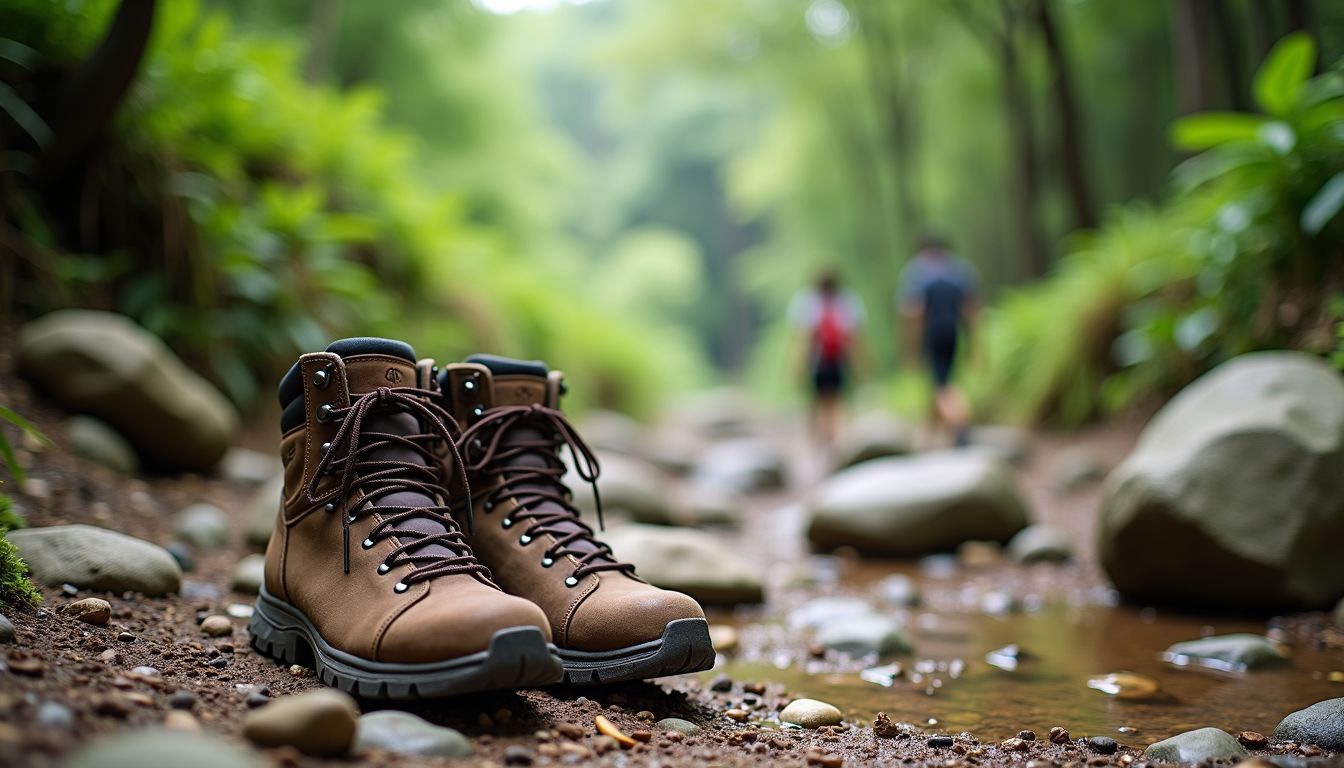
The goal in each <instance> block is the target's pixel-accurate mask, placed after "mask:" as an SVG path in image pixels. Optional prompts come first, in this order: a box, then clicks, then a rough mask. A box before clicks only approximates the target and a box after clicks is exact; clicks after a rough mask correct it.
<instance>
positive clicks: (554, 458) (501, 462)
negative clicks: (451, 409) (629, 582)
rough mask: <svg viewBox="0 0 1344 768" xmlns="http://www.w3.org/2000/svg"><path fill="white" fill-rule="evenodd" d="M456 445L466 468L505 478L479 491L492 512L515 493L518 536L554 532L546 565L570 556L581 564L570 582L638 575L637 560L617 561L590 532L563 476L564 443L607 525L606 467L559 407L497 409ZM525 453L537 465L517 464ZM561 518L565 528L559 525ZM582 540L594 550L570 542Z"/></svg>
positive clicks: (514, 517) (513, 517)
mask: <svg viewBox="0 0 1344 768" xmlns="http://www.w3.org/2000/svg"><path fill="white" fill-rule="evenodd" d="M520 427H530V428H531V429H533V430H535V431H537V432H538V433H539V434H540V435H541V437H539V438H527V437H520V436H518V435H517V432H516V431H515V430H516V429H517V428H520ZM459 445H460V446H462V449H461V450H462V453H463V455H464V456H466V457H467V459H468V463H467V471H468V472H490V473H494V474H498V475H499V476H500V478H501V480H500V482H499V483H496V484H495V485H494V486H493V487H491V488H488V489H481V490H480V491H478V492H477V495H478V496H483V497H484V498H485V509H486V510H487V511H488V510H489V509H491V508H492V507H493V506H494V505H496V504H498V503H500V502H501V501H502V500H503V499H505V498H510V497H511V498H512V499H513V500H514V503H515V504H516V505H517V507H516V509H515V510H514V511H513V513H512V514H511V515H510V516H509V518H510V520H512V521H513V523H514V524H516V523H520V522H526V523H527V524H528V525H527V527H526V528H525V529H523V533H522V538H521V539H520V541H522V542H524V543H525V544H526V543H527V542H528V541H530V540H532V539H535V538H536V537H538V536H542V535H546V534H549V535H551V536H553V537H555V543H554V544H552V545H551V546H550V547H548V548H547V549H546V550H545V551H544V552H543V558H544V560H543V562H546V561H551V560H554V559H556V558H559V557H563V556H566V555H570V556H573V557H574V558H575V559H576V560H577V561H578V564H579V567H578V568H576V569H575V570H574V572H573V573H572V574H570V576H571V578H572V579H581V578H583V577H584V576H587V575H588V574H591V573H597V572H598V571H620V572H623V573H634V570H635V567H634V566H633V565H631V564H629V563H621V562H618V561H617V560H616V558H615V557H614V556H613V555H612V552H611V548H610V547H608V546H607V545H606V544H604V543H602V542H600V541H598V540H597V539H596V538H594V535H593V529H592V528H590V527H588V525H587V524H585V523H584V522H583V521H582V520H580V519H579V510H578V507H576V506H574V503H573V501H572V500H571V495H570V491H569V487H568V486H566V485H565V483H564V480H563V478H564V475H565V464H564V462H563V461H561V460H560V456H559V449H560V447H561V446H568V447H569V450H570V452H571V453H572V454H573V456H574V464H575V467H574V470H575V472H576V473H578V475H579V477H580V478H581V479H583V480H584V481H585V482H587V483H589V484H590V485H592V487H593V499H594V501H595V502H596V506H597V521H598V525H599V526H602V524H603V521H602V499H601V497H600V496H599V495H598V491H597V477H598V474H599V473H600V471H601V470H600V467H599V466H598V463H597V457H596V456H595V455H594V454H593V450H592V449H591V448H589V447H588V444H587V443H585V442H584V441H583V438H581V437H579V434H578V432H577V431H576V430H575V429H574V427H573V425H571V424H570V423H569V420H568V419H566V418H565V414H564V413H563V412H562V411H559V410H557V409H555V408H548V407H547V406H544V405H539V404H533V405H506V406H499V407H496V408H492V409H490V410H489V411H487V412H486V413H485V415H484V416H482V417H481V419H480V421H477V422H476V423H475V424H472V425H471V426H470V427H469V428H468V429H467V430H466V431H465V432H464V433H462V437H461V441H460V443H459ZM523 456H536V457H539V458H540V459H541V462H540V465H530V464H521V463H518V462H516V461H514V460H516V459H518V458H520V457H523ZM469 498H471V503H472V505H474V504H475V502H476V501H477V500H478V499H477V498H475V496H471V495H470V494H469ZM548 502H549V503H548ZM561 523H565V524H567V525H564V526H563V527H561V526H560V525H559V524H561ZM578 542H586V543H587V544H588V545H589V547H590V548H588V549H574V548H573V547H572V545H573V544H576V543H578Z"/></svg>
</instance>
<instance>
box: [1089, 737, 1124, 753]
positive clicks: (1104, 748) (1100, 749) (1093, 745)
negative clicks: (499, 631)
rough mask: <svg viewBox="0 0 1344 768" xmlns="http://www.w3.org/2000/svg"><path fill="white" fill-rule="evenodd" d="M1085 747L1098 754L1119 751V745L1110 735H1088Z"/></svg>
mask: <svg viewBox="0 0 1344 768" xmlns="http://www.w3.org/2000/svg"><path fill="white" fill-rule="evenodd" d="M1087 748H1088V749H1090V750H1092V751H1093V752H1096V753H1097V754H1099V755H1114V754H1115V753H1116V752H1117V751H1119V749H1120V745H1119V744H1117V743H1115V739H1112V738H1111V737H1110V736H1089V737H1088V739H1087Z"/></svg>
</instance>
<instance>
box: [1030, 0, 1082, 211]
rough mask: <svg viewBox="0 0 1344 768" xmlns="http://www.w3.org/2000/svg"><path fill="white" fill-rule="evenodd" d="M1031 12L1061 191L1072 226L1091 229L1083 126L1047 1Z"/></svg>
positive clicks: (1065, 58) (1041, 0)
mask: <svg viewBox="0 0 1344 768" xmlns="http://www.w3.org/2000/svg"><path fill="white" fill-rule="evenodd" d="M1035 12H1036V13H1035V17H1036V25H1037V27H1038V29H1039V31H1040V33H1041V40H1042V41H1043V42H1044V43H1045V53H1046V58H1047V59H1048V61H1049V62H1050V70H1051V75H1052V76H1053V77H1052V82H1051V86H1052V90H1053V91H1054V112H1055V131H1056V134H1057V136H1058V138H1059V148H1060V154H1061V160H1062V163H1063V172H1064V188H1065V190H1066V191H1067V194H1068V199H1069V207H1070V208H1071V209H1072V212H1073V226H1074V227H1075V228H1078V229H1093V228H1095V227H1096V226H1097V210H1096V206H1095V204H1094V202H1093V199H1092V189H1091V185H1090V184H1089V182H1088V173H1087V159H1086V157H1085V156H1084V152H1083V145H1082V137H1083V127H1082V125H1081V121H1080V120H1079V117H1078V102H1077V100H1076V99H1075V98H1074V95H1073V83H1072V75H1071V72H1070V69H1069V64H1068V56H1067V55H1066V54H1065V52H1064V45H1063V43H1062V42H1061V41H1060V35H1059V29H1058V27H1057V26H1056V25H1055V20H1054V17H1053V15H1052V14H1051V12H1050V4H1049V0H1038V2H1037V3H1036V8H1035Z"/></svg>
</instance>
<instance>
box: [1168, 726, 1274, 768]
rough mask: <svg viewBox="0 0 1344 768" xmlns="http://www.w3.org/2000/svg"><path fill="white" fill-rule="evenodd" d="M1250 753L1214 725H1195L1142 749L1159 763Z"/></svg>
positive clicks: (1234, 757)
mask: <svg viewBox="0 0 1344 768" xmlns="http://www.w3.org/2000/svg"><path fill="white" fill-rule="evenodd" d="M1249 755H1250V753H1249V752H1247V751H1246V748H1245V747H1243V746H1241V744H1240V742H1238V741H1237V739H1236V737H1235V736H1233V735H1232V734H1230V733H1228V732H1226V731H1222V730H1219V729H1217V728H1199V729H1197V730H1193V731H1186V732H1185V733H1181V734H1177V735H1175V736H1172V737H1171V738H1169V739H1164V740H1162V741H1159V742H1157V743H1156V744H1153V745H1151V746H1149V747H1148V748H1147V749H1145V750H1144V751H1143V756H1144V757H1145V758H1147V759H1148V760H1153V761H1156V762H1161V763H1200V762H1203V761H1205V760H1242V759H1245V758H1246V757H1248V756H1249Z"/></svg>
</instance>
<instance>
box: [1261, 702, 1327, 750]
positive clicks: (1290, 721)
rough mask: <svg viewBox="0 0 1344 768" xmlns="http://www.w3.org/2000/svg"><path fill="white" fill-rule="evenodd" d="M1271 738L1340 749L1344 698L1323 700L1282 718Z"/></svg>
mask: <svg viewBox="0 0 1344 768" xmlns="http://www.w3.org/2000/svg"><path fill="white" fill-rule="evenodd" d="M1274 738H1276V739H1282V740H1284V741H1296V742H1298V743H1299V744H1315V745H1316V746H1318V747H1323V748H1325V749H1332V750H1336V751H1341V750H1344V698H1340V699H1326V700H1325V701H1319V702H1317V703H1315V704H1312V705H1311V706H1310V707H1307V708H1306V709H1299V710H1298V711H1296V712H1293V713H1292V714H1290V715H1288V716H1287V717H1285V718H1283V721H1282V722H1280V723H1279V725H1278V727H1277V728H1275V729H1274Z"/></svg>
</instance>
